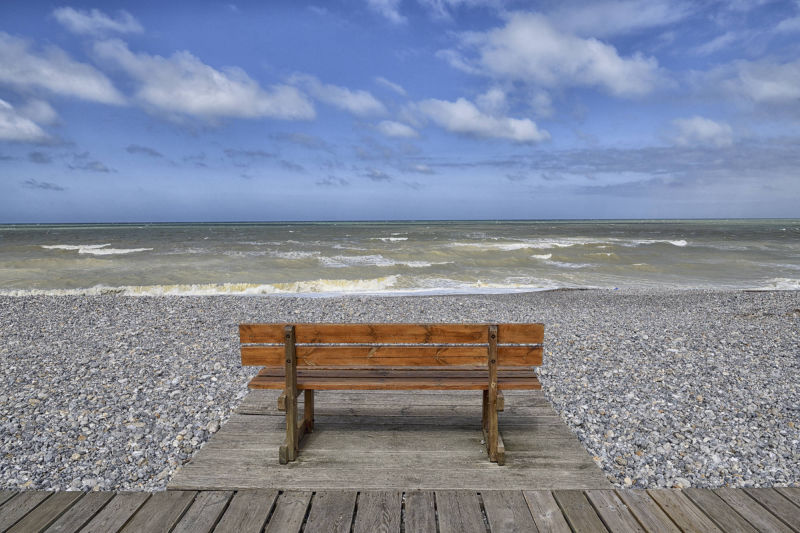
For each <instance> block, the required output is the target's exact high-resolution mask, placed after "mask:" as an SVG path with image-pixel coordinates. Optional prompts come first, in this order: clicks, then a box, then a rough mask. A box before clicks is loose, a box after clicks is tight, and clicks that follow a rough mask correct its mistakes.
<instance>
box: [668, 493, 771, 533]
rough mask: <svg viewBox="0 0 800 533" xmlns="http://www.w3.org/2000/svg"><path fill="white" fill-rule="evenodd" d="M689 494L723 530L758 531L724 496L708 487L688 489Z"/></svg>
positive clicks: (749, 532) (742, 532)
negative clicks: (718, 494) (721, 496)
mask: <svg viewBox="0 0 800 533" xmlns="http://www.w3.org/2000/svg"><path fill="white" fill-rule="evenodd" d="M683 493H684V494H685V495H686V496H688V498H689V499H690V500H692V502H694V504H695V505H696V506H698V507H699V508H700V509H701V510H702V511H703V512H704V513H705V514H706V515H708V517H709V518H710V519H711V520H713V521H714V523H715V524H716V525H717V527H719V528H720V529H721V530H722V531H736V532H741V533H757V531H758V530H757V529H756V528H754V527H753V526H751V525H750V523H749V522H748V521H747V520H745V519H744V518H742V517H741V515H739V513H737V512H736V511H734V510H733V509H732V508H731V507H730V506H729V505H728V504H727V503H725V502H724V501H723V500H722V498H720V497H719V496H717V495H716V494H714V493H713V492H711V491H710V490H708V489H694V488H690V489H686V490H684V491H683Z"/></svg>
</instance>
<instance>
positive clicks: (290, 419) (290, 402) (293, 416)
mask: <svg viewBox="0 0 800 533" xmlns="http://www.w3.org/2000/svg"><path fill="white" fill-rule="evenodd" d="M283 336H284V340H285V342H286V344H285V346H284V350H283V352H284V359H285V360H284V365H285V366H284V369H285V370H284V374H285V375H284V380H283V381H284V389H283V393H284V394H285V395H286V443H285V444H284V445H283V446H281V448H280V449H279V460H280V462H281V464H286V463H287V462H291V461H294V460H295V459H297V451H298V446H299V443H300V437H299V435H298V434H297V348H296V347H295V328H294V326H286V328H285V330H284V335H283Z"/></svg>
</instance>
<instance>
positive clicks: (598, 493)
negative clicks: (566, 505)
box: [586, 490, 644, 533]
mask: <svg viewBox="0 0 800 533" xmlns="http://www.w3.org/2000/svg"><path fill="white" fill-rule="evenodd" d="M586 498H587V499H588V500H589V502H590V503H591V504H592V506H593V507H594V508H595V511H597V515H598V516H599V517H600V519H601V520H602V521H603V523H604V524H605V525H606V527H607V528H608V529H609V530H610V531H613V532H614V533H617V532H619V533H626V532H627V533H637V532H642V533H644V529H642V526H640V525H639V523H638V522H637V521H636V518H634V516H633V515H632V514H631V512H630V510H629V509H628V506H627V505H625V504H624V503H622V500H620V499H619V497H618V496H617V495H616V494H615V493H614V491H613V490H587V491H586Z"/></svg>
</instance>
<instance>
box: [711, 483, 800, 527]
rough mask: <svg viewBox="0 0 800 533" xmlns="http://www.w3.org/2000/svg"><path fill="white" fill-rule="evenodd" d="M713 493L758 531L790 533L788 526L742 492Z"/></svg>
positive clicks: (722, 491) (723, 490)
mask: <svg viewBox="0 0 800 533" xmlns="http://www.w3.org/2000/svg"><path fill="white" fill-rule="evenodd" d="M714 492H715V493H716V494H717V496H719V497H720V498H722V499H723V500H725V503H727V504H728V505H730V506H731V507H733V509H734V510H735V511H736V512H737V513H739V514H740V515H742V517H743V518H744V519H745V520H747V521H748V522H750V523H751V524H753V526H755V528H756V529H758V530H759V531H769V532H775V533H792V530H791V529H790V528H789V526H787V525H786V524H784V523H783V522H782V521H781V520H780V519H779V518H778V517H776V516H775V515H773V514H772V513H770V512H769V511H768V510H767V509H766V508H765V507H764V506H762V505H761V504H760V503H758V502H757V501H756V500H754V499H753V498H751V497H750V496H748V495H747V493H746V492H744V491H743V490H737V489H732V488H722V489H716V490H715V491H714Z"/></svg>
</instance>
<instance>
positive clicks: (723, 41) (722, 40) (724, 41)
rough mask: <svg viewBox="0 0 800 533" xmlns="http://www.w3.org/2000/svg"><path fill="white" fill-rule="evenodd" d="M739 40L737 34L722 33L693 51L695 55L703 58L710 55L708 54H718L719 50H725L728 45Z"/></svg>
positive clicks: (730, 32)
mask: <svg viewBox="0 0 800 533" xmlns="http://www.w3.org/2000/svg"><path fill="white" fill-rule="evenodd" d="M739 39H740V36H739V34H737V33H735V32H732V31H727V32H725V33H723V34H722V35H719V36H717V37H715V38H713V39H711V40H710V41H708V42H707V43H704V44H702V45H700V46H698V47H696V48H695V49H694V51H695V53H697V54H700V55H703V56H705V55H710V54H713V53H715V52H719V51H720V50H722V49H723V48H725V47H726V46H728V45H729V44H731V43H733V42H736V41H737V40H739Z"/></svg>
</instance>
